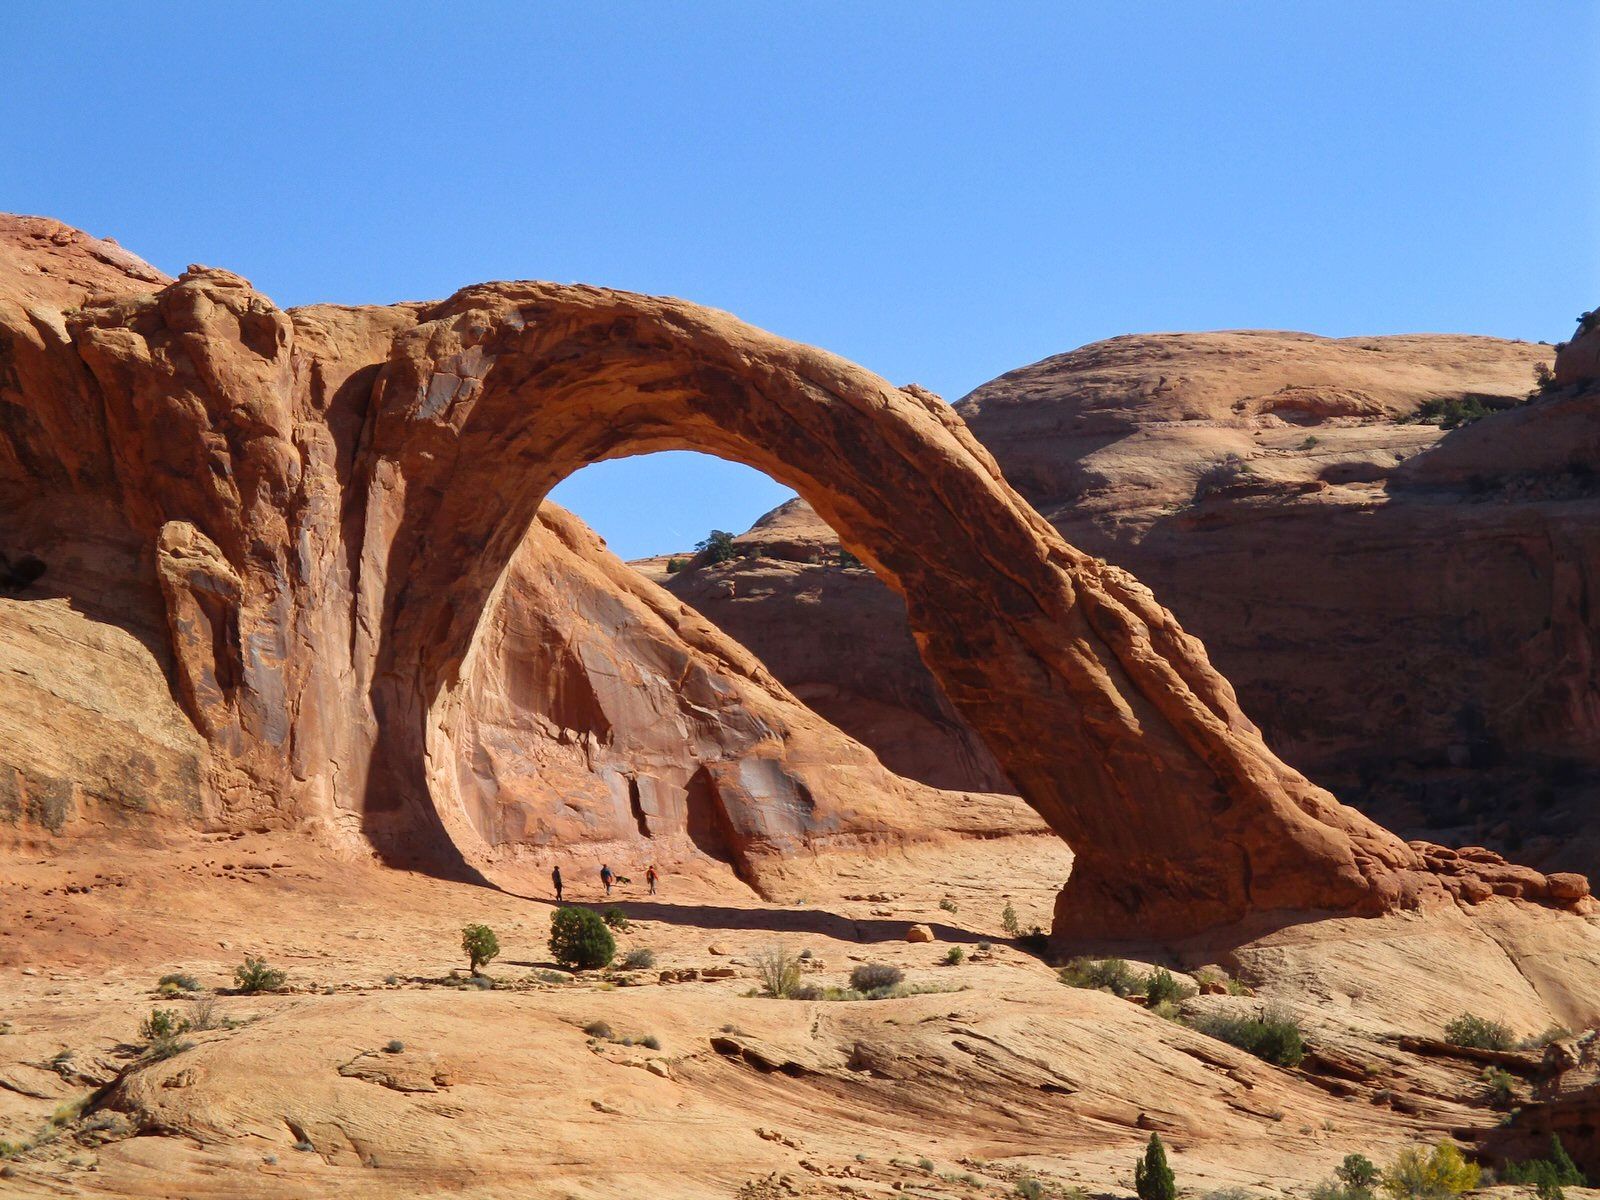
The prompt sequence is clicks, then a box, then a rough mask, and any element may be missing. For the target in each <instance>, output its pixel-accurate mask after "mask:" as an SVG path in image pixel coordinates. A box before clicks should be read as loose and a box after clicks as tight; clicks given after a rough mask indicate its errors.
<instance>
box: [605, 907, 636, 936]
mask: <svg viewBox="0 0 1600 1200" xmlns="http://www.w3.org/2000/svg"><path fill="white" fill-rule="evenodd" d="M602 917H603V919H604V921H605V923H606V925H607V927H608V928H611V929H615V930H617V931H619V932H622V933H626V932H627V931H628V930H629V929H632V928H633V922H631V921H629V920H628V914H627V913H625V912H623V911H622V910H621V909H620V908H618V907H617V906H616V905H615V904H613V905H611V906H610V907H609V908H607V909H606V911H605V912H604V913H603V914H602Z"/></svg>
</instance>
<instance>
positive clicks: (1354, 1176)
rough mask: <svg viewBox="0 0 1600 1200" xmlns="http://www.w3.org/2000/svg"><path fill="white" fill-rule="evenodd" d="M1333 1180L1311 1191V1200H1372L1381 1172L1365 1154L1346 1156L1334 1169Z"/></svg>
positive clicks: (1320, 1184)
mask: <svg viewBox="0 0 1600 1200" xmlns="http://www.w3.org/2000/svg"><path fill="white" fill-rule="evenodd" d="M1333 1174H1334V1176H1335V1179H1334V1180H1324V1181H1323V1182H1322V1183H1319V1184H1317V1185H1316V1186H1315V1187H1314V1188H1312V1189H1311V1200H1373V1197H1374V1189H1375V1188H1376V1187H1377V1186H1378V1181H1379V1180H1380V1179H1382V1178H1383V1172H1381V1171H1379V1170H1378V1168H1377V1167H1376V1166H1375V1165H1374V1164H1373V1162H1372V1160H1371V1159H1370V1158H1368V1157H1367V1156H1366V1155H1365V1154H1346V1155H1345V1156H1344V1162H1343V1163H1341V1164H1340V1165H1339V1166H1337V1167H1335V1168H1334V1171H1333Z"/></svg>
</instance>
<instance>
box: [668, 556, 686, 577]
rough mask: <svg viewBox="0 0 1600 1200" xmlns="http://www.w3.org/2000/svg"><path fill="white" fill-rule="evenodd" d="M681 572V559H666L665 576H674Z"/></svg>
mask: <svg viewBox="0 0 1600 1200" xmlns="http://www.w3.org/2000/svg"><path fill="white" fill-rule="evenodd" d="M681 570H683V559H681V558H669V559H667V574H668V575H676V574H677V573H678V572H679V571H681Z"/></svg>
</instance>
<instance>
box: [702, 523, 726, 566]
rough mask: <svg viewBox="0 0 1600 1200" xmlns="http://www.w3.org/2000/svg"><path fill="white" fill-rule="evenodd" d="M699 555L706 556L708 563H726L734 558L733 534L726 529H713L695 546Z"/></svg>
mask: <svg viewBox="0 0 1600 1200" xmlns="http://www.w3.org/2000/svg"><path fill="white" fill-rule="evenodd" d="M694 548H695V550H696V551H698V552H699V553H701V554H703V555H705V559H706V562H708V563H725V562H727V561H729V560H730V559H732V558H733V556H734V553H735V551H734V547H733V534H731V533H729V532H728V531H727V530H726V529H713V530H712V531H711V532H710V533H708V534H707V535H706V536H705V537H704V538H702V539H701V540H700V541H698V542H696V543H695V544H694Z"/></svg>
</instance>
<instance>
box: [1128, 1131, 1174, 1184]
mask: <svg viewBox="0 0 1600 1200" xmlns="http://www.w3.org/2000/svg"><path fill="white" fill-rule="evenodd" d="M1133 1190H1134V1191H1136V1192H1138V1193H1139V1200H1178V1181H1177V1180H1176V1179H1175V1178H1174V1177H1173V1174H1172V1168H1171V1167H1169V1166H1167V1148H1166V1147H1165V1146H1163V1145H1162V1144H1161V1135H1160V1134H1159V1133H1152V1134H1151V1135H1150V1144H1149V1145H1148V1146H1146V1147H1145V1151H1144V1157H1143V1158H1141V1159H1140V1160H1139V1161H1138V1162H1136V1163H1134V1164H1133Z"/></svg>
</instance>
